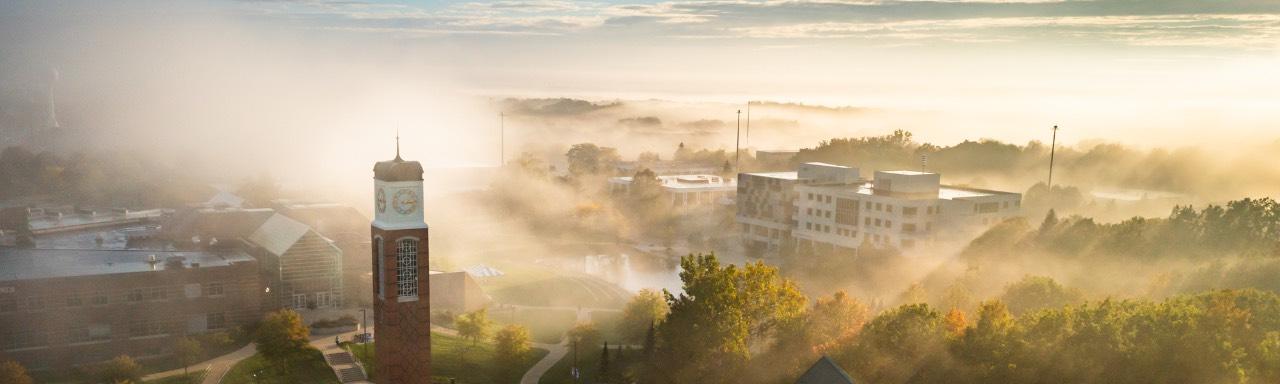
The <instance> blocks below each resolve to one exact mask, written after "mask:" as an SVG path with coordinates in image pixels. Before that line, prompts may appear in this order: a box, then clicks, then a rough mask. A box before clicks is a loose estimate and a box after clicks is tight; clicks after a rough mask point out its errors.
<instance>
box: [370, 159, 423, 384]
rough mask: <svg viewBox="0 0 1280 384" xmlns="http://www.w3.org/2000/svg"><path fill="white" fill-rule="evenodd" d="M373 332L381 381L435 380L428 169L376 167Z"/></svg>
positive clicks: (401, 163)
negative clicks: (425, 200) (425, 207)
mask: <svg viewBox="0 0 1280 384" xmlns="http://www.w3.org/2000/svg"><path fill="white" fill-rule="evenodd" d="M373 200H374V218H373V224H372V225H371V227H372V228H371V231H370V232H371V235H372V240H373V241H372V243H371V246H370V249H371V250H372V253H373V325H374V327H373V330H374V333H375V335H376V337H375V339H376V341H377V342H376V343H374V353H375V355H376V356H378V359H377V363H376V366H375V367H373V368H374V370H375V372H377V376H378V382H379V383H384V384H406V383H409V384H417V383H422V384H428V383H430V380H431V300H430V297H431V296H430V294H429V292H428V288H429V287H430V284H428V283H427V276H428V271H429V270H428V268H429V266H428V260H429V254H430V247H429V246H428V244H429V243H428V237H427V224H426V221H425V220H424V218H423V214H422V165H421V164H419V163H418V162H416V161H405V160H404V159H401V158H400V138H399V137H397V138H396V158H395V159H394V160H390V161H382V162H378V163H377V164H375V165H374V166H373Z"/></svg>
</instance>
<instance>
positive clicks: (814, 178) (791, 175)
mask: <svg viewBox="0 0 1280 384" xmlns="http://www.w3.org/2000/svg"><path fill="white" fill-rule="evenodd" d="M857 180H858V170H857V169H856V168H849V167H842V166H838V165H831V164H824V163H806V164H801V165H800V169H799V170H798V171H793V172H762V173H743V174H740V175H739V176H738V195H737V202H738V215H737V216H738V219H737V220H738V223H739V224H741V226H742V238H743V240H744V241H745V242H746V244H747V245H748V248H754V249H761V250H768V251H777V250H779V249H781V247H782V246H783V245H784V244H786V243H787V242H788V241H790V239H791V231H792V229H794V228H795V227H796V220H795V211H796V206H795V203H796V191H795V188H796V186H797V185H805V184H810V183H824V184H840V183H853V182H856V181H857Z"/></svg>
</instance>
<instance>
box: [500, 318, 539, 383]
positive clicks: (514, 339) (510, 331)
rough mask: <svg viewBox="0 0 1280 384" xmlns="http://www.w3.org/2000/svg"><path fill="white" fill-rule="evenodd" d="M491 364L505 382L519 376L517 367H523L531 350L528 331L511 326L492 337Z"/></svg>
mask: <svg viewBox="0 0 1280 384" xmlns="http://www.w3.org/2000/svg"><path fill="white" fill-rule="evenodd" d="M493 340H494V342H495V344H496V345H495V346H494V348H493V362H494V365H495V366H497V367H499V369H500V372H501V374H502V375H503V376H504V377H503V379H504V380H505V381H512V380H513V379H515V375H517V374H519V373H520V372H519V370H518V369H515V368H517V367H523V366H524V360H525V359H526V358H528V356H529V351H531V350H532V347H531V343H530V341H529V329H528V328H525V327H524V326H522V325H518V324H511V325H507V326H506V327H503V328H502V329H501V330H499V331H498V333H497V334H496V335H494V337H493Z"/></svg>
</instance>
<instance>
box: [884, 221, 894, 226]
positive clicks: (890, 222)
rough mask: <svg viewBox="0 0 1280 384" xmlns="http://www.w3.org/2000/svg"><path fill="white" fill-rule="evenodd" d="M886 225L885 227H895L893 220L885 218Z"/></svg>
mask: <svg viewBox="0 0 1280 384" xmlns="http://www.w3.org/2000/svg"><path fill="white" fill-rule="evenodd" d="M884 227H885V228H893V222H892V221H889V220H885V221H884Z"/></svg>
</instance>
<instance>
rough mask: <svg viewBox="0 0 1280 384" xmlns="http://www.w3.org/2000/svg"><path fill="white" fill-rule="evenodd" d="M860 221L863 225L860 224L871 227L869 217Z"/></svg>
mask: <svg viewBox="0 0 1280 384" xmlns="http://www.w3.org/2000/svg"><path fill="white" fill-rule="evenodd" d="M862 221H863V223H862V224H863V225H871V218H870V217H864V218H862Z"/></svg>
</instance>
